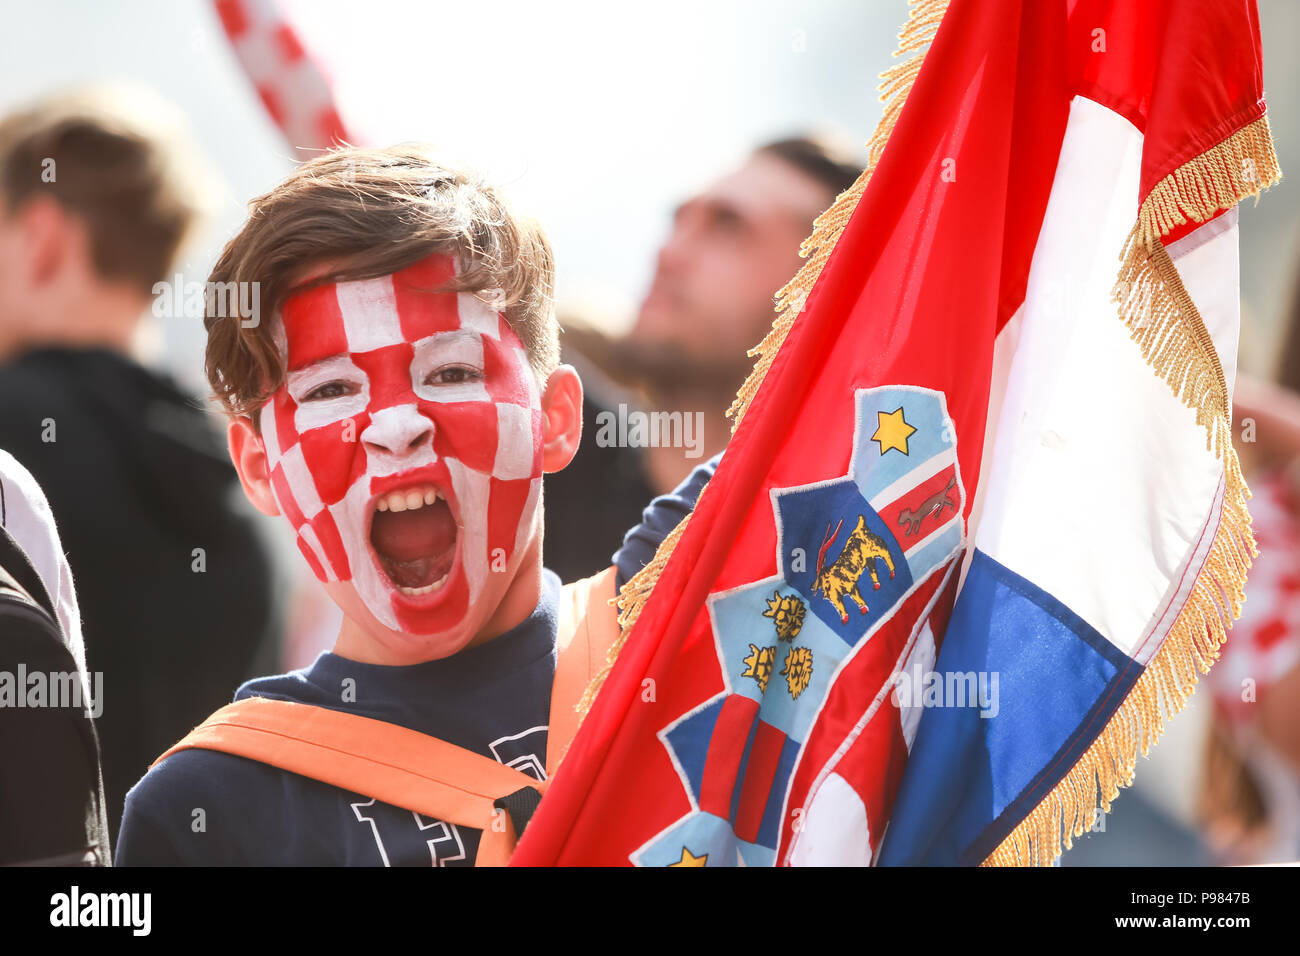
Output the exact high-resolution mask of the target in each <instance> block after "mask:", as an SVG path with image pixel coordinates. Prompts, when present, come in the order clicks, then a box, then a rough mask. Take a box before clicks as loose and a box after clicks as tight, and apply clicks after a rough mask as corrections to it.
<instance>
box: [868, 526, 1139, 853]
mask: <svg viewBox="0 0 1300 956" xmlns="http://www.w3.org/2000/svg"><path fill="white" fill-rule="evenodd" d="M935 670H936V671H937V672H938V673H939V674H940V675H947V674H951V673H970V672H973V673H975V674H976V675H977V677H978V676H979V675H980V674H981V673H983V674H985V675H993V674H996V675H997V691H998V693H997V696H996V700H995V701H993V703H994V704H995V706H991V707H989V708H988V710H989V712H990V716H987V717H981V716H980V712H981V708H980V706H979V705H978V704H977V705H975V706H949V707H935V706H930V707H927V708H926V709H925V711H924V713H923V715H922V717H921V723H920V727H919V728H918V730H917V735H916V740H915V742H914V744H913V747H912V751H911V754H910V756H909V757H908V761H907V769H906V770H905V771H904V774H903V781H902V784H901V786H900V789H899V792H898V797H897V799H896V801H895V804H894V810H893V813H892V815H891V819H890V821H889V827H888V829H887V831H886V833H885V839H884V845H883V846H882V847H881V851H880V856H879V860H878V862H879V864H880V865H882V866H890V865H972V864H976V863H979V862H981V861H983V859H984V858H985V857H987V856H988V854H989V853H990V852H992V850H993V849H994V848H995V847H996V846H997V845H998V844H999V843H1000V842H1001V841H1002V839H1003V838H1005V837H1006V835H1007V834H1008V833H1010V832H1011V830H1012V829H1013V828H1014V827H1015V825H1016V824H1017V823H1019V822H1020V820H1021V819H1022V818H1023V817H1024V815H1025V814H1026V813H1027V812H1028V811H1029V810H1030V809H1032V808H1033V806H1034V805H1035V804H1036V803H1037V802H1038V801H1039V800H1041V799H1042V797H1043V795H1044V794H1046V793H1047V792H1048V791H1049V790H1050V789H1051V788H1052V787H1053V786H1054V785H1055V784H1056V783H1057V782H1058V781H1059V780H1060V779H1061V778H1062V777H1063V776H1064V775H1065V773H1066V772H1067V771H1068V770H1069V769H1070V767H1071V766H1073V764H1074V763H1075V762H1076V761H1077V760H1078V758H1079V757H1080V756H1081V755H1082V754H1083V752H1084V751H1085V750H1086V749H1087V747H1088V745H1089V744H1090V743H1091V742H1092V740H1093V739H1094V737H1095V736H1096V734H1097V733H1098V732H1099V731H1100V729H1101V728H1102V727H1103V726H1105V721H1106V720H1108V719H1109V717H1110V715H1111V714H1113V713H1114V711H1115V709H1116V708H1117V707H1118V706H1119V704H1120V703H1121V702H1122V701H1123V700H1124V698H1125V697H1126V696H1127V694H1128V692H1129V690H1131V689H1132V687H1133V684H1134V682H1136V681H1137V679H1138V677H1139V676H1141V674H1142V670H1143V668H1142V667H1141V666H1140V665H1139V664H1138V663H1137V662H1135V661H1133V660H1132V659H1131V658H1129V657H1128V656H1127V655H1125V654H1123V653H1122V652H1121V651H1120V650H1119V649H1118V648H1116V647H1115V646H1114V645H1113V644H1111V643H1110V642H1109V641H1107V640H1106V639H1105V638H1104V637H1102V636H1101V634H1099V633H1098V632H1097V631H1096V629H1094V628H1093V627H1092V626H1091V625H1089V624H1088V623H1087V622H1086V621H1084V620H1083V619H1082V618H1080V617H1079V616H1078V615H1077V614H1075V613H1074V612H1073V611H1071V610H1070V609H1069V608H1068V607H1066V606H1065V605H1064V604H1062V603H1061V602H1060V601H1058V600H1057V599H1056V598H1054V597H1053V596H1052V595H1050V594H1048V593H1047V592H1046V591H1044V590H1042V589H1041V588H1039V587H1038V586H1036V585H1035V584H1033V583H1032V582H1030V581H1029V580H1027V579H1026V578H1023V577H1021V576H1020V575H1018V574H1016V573H1015V572H1013V571H1011V570H1009V569H1007V568H1006V567H1004V566H1002V565H1001V564H999V563H998V562H997V561H995V560H993V559H992V558H990V557H989V556H988V555H986V554H984V553H983V552H981V551H979V550H976V551H975V554H974V556H973V558H972V560H971V565H970V570H969V572H968V573H967V576H966V581H965V584H964V585H963V587H962V590H961V593H960V594H959V595H958V598H957V605H956V607H955V608H954V609H953V614H952V620H951V621H950V623H949V625H948V630H947V633H946V635H945V637H944V639H943V647H942V648H941V650H940V652H939V660H938V663H937V665H936V667H935ZM988 679H989V681H990V683H989V685H988V686H990V687H992V683H991V677H989V678H988ZM945 682H946V681H945Z"/></svg>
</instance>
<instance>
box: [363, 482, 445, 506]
mask: <svg viewBox="0 0 1300 956" xmlns="http://www.w3.org/2000/svg"><path fill="white" fill-rule="evenodd" d="M441 499H442V493H441V492H440V491H438V489H437V488H434V487H433V486H432V485H422V486H420V487H418V488H404V489H403V490H401V491H390V492H389V493H388V494H386V495H382V496H380V498H379V499H378V500H377V501H376V502H375V510H376V511H414V510H415V509H416V508H423V507H424V506H425V505H431V504H434V503H435V502H437V501H439V500H441Z"/></svg>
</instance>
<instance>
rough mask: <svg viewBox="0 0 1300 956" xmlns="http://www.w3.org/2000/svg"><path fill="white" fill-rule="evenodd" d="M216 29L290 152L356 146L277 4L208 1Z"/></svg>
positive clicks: (316, 65) (269, 0)
mask: <svg viewBox="0 0 1300 956" xmlns="http://www.w3.org/2000/svg"><path fill="white" fill-rule="evenodd" d="M213 4H214V7H215V10H216V13H217V17H218V19H219V20H220V21H221V29H222V31H223V32H224V33H225V34H226V38H227V39H228V40H229V41H230V46H231V48H232V49H233V50H234V53H235V57H236V58H237V59H238V60H239V65H240V66H241V67H242V68H243V70H244V73H245V74H246V75H247V76H248V79H249V81H250V82H251V83H252V84H253V89H254V90H255V91H256V92H257V98H258V99H259V100H261V101H262V106H263V107H265V108H266V112H267V113H268V114H269V115H270V117H271V120H272V121H273V122H274V123H275V125H276V126H278V127H279V129H280V132H281V133H283V134H284V137H285V139H287V140H288V141H289V145H290V146H292V147H294V148H295V150H303V154H301V158H304V159H307V158H310V156H308V155H306V154H307V153H317V152H320V151H322V150H325V149H328V148H330V147H333V146H338V145H340V144H341V143H347V142H356V140H355V139H353V138H352V136H351V135H350V134H349V132H348V129H347V127H346V125H345V124H344V122H343V118H342V117H341V116H340V115H339V111H338V107H337V105H336V104H335V101H334V92H333V90H332V89H331V86H330V81H329V78H328V77H327V76H326V74H325V71H324V69H323V67H322V66H321V63H320V61H319V60H318V59H317V58H316V57H314V56H312V54H311V53H310V51H309V50H308V49H307V48H306V47H305V46H304V45H303V42H302V40H301V39H300V37H299V35H298V31H297V30H296V29H295V28H294V26H293V24H292V23H291V22H290V19H289V16H288V15H287V14H286V13H285V11H284V10H282V9H281V5H280V3H279V2H278V0H213Z"/></svg>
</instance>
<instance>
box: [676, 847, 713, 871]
mask: <svg viewBox="0 0 1300 956" xmlns="http://www.w3.org/2000/svg"><path fill="white" fill-rule="evenodd" d="M708 860H709V855H708V854H707V853H701V854H700V855H699V856H696V855H695V854H694V853H692V852H691V851H690V850H688V849H686V847H682V858H681V859H680V860H678V861H677V862H676V863H669V864H668V867H669V869H671V868H672V867H674V866H703V865H704V864H705V863H707V862H708Z"/></svg>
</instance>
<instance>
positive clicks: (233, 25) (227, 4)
mask: <svg viewBox="0 0 1300 956" xmlns="http://www.w3.org/2000/svg"><path fill="white" fill-rule="evenodd" d="M216 7H217V16H218V17H220V18H221V28H222V29H223V30H225V31H226V36H228V37H230V39H232V40H237V39H239V38H240V37H241V36H243V35H244V33H245V32H246V31H247V30H248V14H247V13H245V12H244V4H243V3H242V2H241V0H217V3H216Z"/></svg>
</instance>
